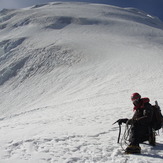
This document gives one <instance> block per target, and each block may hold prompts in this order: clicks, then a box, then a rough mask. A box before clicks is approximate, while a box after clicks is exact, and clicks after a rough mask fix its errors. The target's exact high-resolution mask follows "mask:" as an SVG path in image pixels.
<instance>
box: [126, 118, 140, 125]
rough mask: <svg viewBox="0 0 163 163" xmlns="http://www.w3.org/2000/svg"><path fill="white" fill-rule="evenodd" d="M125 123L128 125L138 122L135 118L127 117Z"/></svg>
mask: <svg viewBox="0 0 163 163" xmlns="http://www.w3.org/2000/svg"><path fill="white" fill-rule="evenodd" d="M126 123H127V124H128V125H136V124H137V123H138V122H137V120H134V119H129V120H127V122H126Z"/></svg>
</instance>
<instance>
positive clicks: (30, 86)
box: [0, 2, 163, 163]
mask: <svg viewBox="0 0 163 163" xmlns="http://www.w3.org/2000/svg"><path fill="white" fill-rule="evenodd" d="M162 45H163V22H161V21H160V20H159V19H158V18H156V17H153V16H151V15H149V14H147V13H145V12H143V11H139V10H137V9H132V8H119V7H115V6H109V5H102V4H91V3H65V2H64V3H49V4H45V5H37V6H32V7H30V8H24V9H21V10H6V9H4V10H2V11H0V104H1V108H0V133H1V134H0V162H2V163H13V162H16V163H26V162H29V163H54V162H59V163H62V162H63V163H73V162H80V163H82V162H83V163H92V162H98V163H102V162H114V163H118V162H135V163H141V162H143V163H144V162H151V163H153V162H156V163H160V162H161V161H162V158H163V138H162V132H160V136H157V146H156V147H151V146H149V145H147V144H141V148H142V155H140V156H137V155H123V154H122V153H123V151H122V149H121V147H120V145H119V144H117V143H116V142H117V136H118V126H117V125H114V126H113V125H112V123H113V122H114V121H116V120H117V119H119V118H123V117H124V118H126V117H128V118H130V117H131V116H132V114H133V112H132V107H133V106H132V103H131V102H130V95H131V94H132V93H133V92H140V94H142V96H148V97H149V98H150V99H151V103H152V104H154V101H155V100H157V101H158V102H159V105H160V106H161V107H162V106H163V95H162V90H163V73H162V70H163V56H162V54H163V47H162ZM122 130H123V131H124V128H122Z"/></svg>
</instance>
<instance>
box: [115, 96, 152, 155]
mask: <svg viewBox="0 0 163 163" xmlns="http://www.w3.org/2000/svg"><path fill="white" fill-rule="evenodd" d="M131 100H132V102H133V104H134V111H135V113H134V115H133V117H132V119H129V120H128V119H127V118H125V119H119V120H118V124H119V125H121V124H122V123H127V124H129V125H131V131H130V135H129V142H130V144H129V146H128V147H127V148H126V149H125V153H133V154H134V153H141V148H140V146H139V144H140V143H142V142H144V141H147V140H148V141H149V143H150V144H151V145H153V146H154V145H155V141H154V140H153V132H152V127H151V126H150V124H151V121H152V115H153V111H152V105H151V104H150V103H149V101H150V100H149V98H141V95H140V94H139V93H133V94H132V96H131Z"/></svg>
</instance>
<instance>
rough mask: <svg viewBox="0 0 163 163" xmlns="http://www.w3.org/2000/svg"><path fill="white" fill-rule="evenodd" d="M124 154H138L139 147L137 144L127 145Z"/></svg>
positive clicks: (139, 151)
mask: <svg viewBox="0 0 163 163" xmlns="http://www.w3.org/2000/svg"><path fill="white" fill-rule="evenodd" d="M125 153H126V154H140V153H141V148H140V146H139V145H129V146H128V147H127V148H126V149H125Z"/></svg>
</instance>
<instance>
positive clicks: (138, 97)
mask: <svg viewBox="0 0 163 163" xmlns="http://www.w3.org/2000/svg"><path fill="white" fill-rule="evenodd" d="M140 99H141V96H140V94H139V93H133V94H132V95H131V100H132V101H135V100H136V101H138V100H140Z"/></svg>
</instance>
